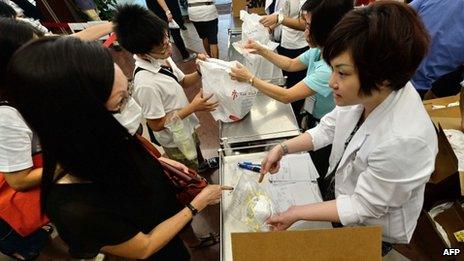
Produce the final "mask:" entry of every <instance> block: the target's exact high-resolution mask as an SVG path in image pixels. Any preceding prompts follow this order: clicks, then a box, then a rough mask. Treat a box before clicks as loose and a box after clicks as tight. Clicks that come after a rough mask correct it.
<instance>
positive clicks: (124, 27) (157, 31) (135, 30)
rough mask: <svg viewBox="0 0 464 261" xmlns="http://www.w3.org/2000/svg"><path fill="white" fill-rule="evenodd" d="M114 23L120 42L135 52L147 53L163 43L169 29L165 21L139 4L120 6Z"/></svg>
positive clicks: (128, 49)
mask: <svg viewBox="0 0 464 261" xmlns="http://www.w3.org/2000/svg"><path fill="white" fill-rule="evenodd" d="M113 23H114V24H115V26H114V31H115V32H116V35H117V37H118V42H119V44H121V46H122V47H124V48H125V49H126V50H127V51H129V52H131V53H134V54H147V53H149V52H150V51H151V50H152V49H153V48H154V47H155V46H159V45H161V44H162V43H163V40H164V37H165V35H166V32H167V31H168V25H167V24H166V22H165V21H163V20H161V19H160V18H159V17H158V16H156V15H155V14H154V13H152V12H151V11H149V10H148V9H146V8H144V7H142V6H139V5H123V6H120V7H118V10H117V13H116V15H115V17H114V20H113Z"/></svg>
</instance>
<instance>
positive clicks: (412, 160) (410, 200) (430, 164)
mask: <svg viewBox="0 0 464 261" xmlns="http://www.w3.org/2000/svg"><path fill="white" fill-rule="evenodd" d="M428 43H429V40H428V36H427V32H426V31H425V29H424V26H423V24H422V23H421V21H420V19H419V18H418V16H417V14H416V12H415V11H414V10H412V9H411V8H410V7H408V6H407V5H405V4H402V3H398V2H394V1H379V2H375V3H372V4H370V5H369V6H367V7H364V8H359V9H355V10H353V11H351V12H350V13H348V14H347V15H346V16H345V17H344V18H343V19H342V20H341V21H340V22H339V23H338V25H337V26H336V27H335V28H334V30H333V31H332V33H331V34H330V36H329V37H328V39H327V40H326V44H325V48H324V51H323V57H324V59H325V60H326V61H327V62H328V63H329V64H330V65H331V67H332V68H333V73H332V76H331V79H330V86H331V88H332V90H333V98H334V100H335V103H336V104H337V107H336V108H335V109H334V110H333V111H332V112H330V113H328V114H327V115H326V116H324V117H323V118H322V119H321V123H320V124H319V125H317V126H316V127H315V128H313V129H310V130H308V131H307V132H306V133H304V134H301V135H300V136H298V137H296V138H293V139H291V140H288V141H285V142H284V143H282V144H281V145H278V146H276V147H274V148H273V149H272V150H271V152H270V153H269V154H268V155H267V156H266V158H265V159H264V161H263V173H266V172H271V173H275V172H276V171H277V170H278V169H279V165H278V163H279V161H280V159H281V157H282V156H283V155H284V154H286V153H294V152H298V151H306V150H318V149H320V148H323V147H324V146H326V145H328V144H332V152H331V155H330V160H329V161H330V168H329V171H328V173H329V174H328V175H327V176H326V178H325V180H324V181H325V182H324V185H323V186H322V187H321V191H322V194H323V197H324V200H325V201H324V202H321V203H314V204H308V205H302V206H292V207H290V208H289V209H288V210H287V211H285V212H284V213H281V214H280V215H277V216H273V217H271V218H270V219H269V220H268V223H270V224H271V225H273V226H274V227H275V228H276V229H277V230H284V229H287V228H288V227H289V226H291V225H292V224H293V223H294V222H296V221H297V220H302V219H303V220H320V221H332V222H339V223H341V224H342V225H345V226H352V225H361V226H362V225H381V226H382V228H383V241H384V242H385V243H384V245H383V246H384V247H385V249H388V246H389V244H390V243H408V242H409V241H410V240H411V237H412V234H413V232H414V229H415V227H416V223H417V219H418V217H419V214H420V211H421V208H422V204H423V200H424V189H425V184H426V182H427V181H428V179H429V177H430V175H431V173H432V172H433V170H434V167H435V156H436V154H437V151H438V148H437V137H436V133H435V129H434V127H433V124H432V122H431V121H430V118H429V116H428V114H427V112H426V111H425V109H424V107H423V105H422V102H421V99H420V97H419V95H418V94H417V92H416V91H415V89H414V87H413V86H412V85H411V83H409V82H408V81H409V80H410V79H411V77H412V75H413V74H414V72H415V70H416V68H417V66H418V65H419V63H420V61H421V59H422V58H423V57H424V55H425V54H426V52H427V47H428ZM384 253H385V252H384Z"/></svg>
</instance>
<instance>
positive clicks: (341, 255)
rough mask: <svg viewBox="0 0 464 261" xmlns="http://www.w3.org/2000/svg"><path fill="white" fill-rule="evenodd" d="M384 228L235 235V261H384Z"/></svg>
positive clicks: (233, 247)
mask: <svg viewBox="0 0 464 261" xmlns="http://www.w3.org/2000/svg"><path fill="white" fill-rule="evenodd" d="M381 241H382V228H381V227H345V228H332V229H314V230H300V231H279V232H250V233H232V255H233V260H234V261H262V260H279V261H298V260H302V261H303V260H381V258H382V257H381Z"/></svg>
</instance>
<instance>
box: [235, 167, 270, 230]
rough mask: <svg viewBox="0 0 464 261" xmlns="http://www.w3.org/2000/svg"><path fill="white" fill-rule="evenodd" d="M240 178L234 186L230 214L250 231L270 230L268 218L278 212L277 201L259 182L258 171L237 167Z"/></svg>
mask: <svg viewBox="0 0 464 261" xmlns="http://www.w3.org/2000/svg"><path fill="white" fill-rule="evenodd" d="M237 171H239V172H241V176H240V179H239V181H238V183H237V185H236V186H235V187H234V192H233V195H232V203H231V206H230V214H231V216H232V217H234V218H235V219H236V220H238V221H240V222H241V223H242V224H244V225H245V226H247V228H248V229H249V230H250V231H269V230H270V226H269V225H268V224H267V223H266V220H267V219H268V218H269V217H271V216H272V215H274V214H275V213H276V211H275V202H274V201H273V200H272V199H271V197H270V196H269V194H268V193H267V192H266V190H265V189H263V187H261V185H260V184H259V183H258V181H257V176H256V173H250V172H247V171H243V170H241V169H238V168H237Z"/></svg>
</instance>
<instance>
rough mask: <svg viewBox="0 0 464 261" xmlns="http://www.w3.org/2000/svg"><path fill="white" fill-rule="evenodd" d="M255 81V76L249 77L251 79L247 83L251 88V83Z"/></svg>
mask: <svg viewBox="0 0 464 261" xmlns="http://www.w3.org/2000/svg"><path fill="white" fill-rule="evenodd" d="M254 80H255V76H251V78H250V79H249V80H248V83H249V84H250V85H251V86H253V81H254Z"/></svg>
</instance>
